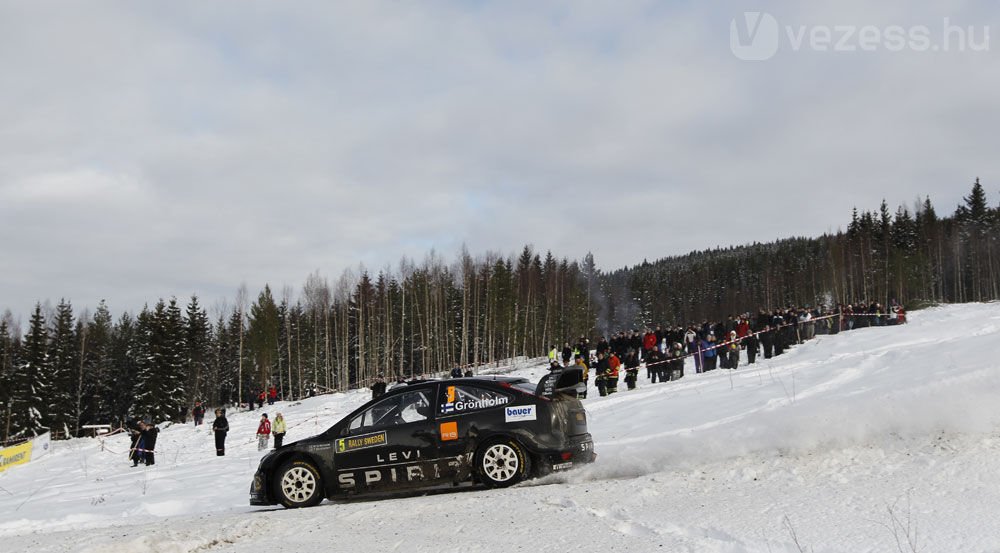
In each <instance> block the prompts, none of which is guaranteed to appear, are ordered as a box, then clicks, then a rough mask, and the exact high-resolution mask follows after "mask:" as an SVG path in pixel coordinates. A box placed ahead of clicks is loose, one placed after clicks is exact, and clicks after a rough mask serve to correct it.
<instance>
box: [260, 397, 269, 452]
mask: <svg viewBox="0 0 1000 553" xmlns="http://www.w3.org/2000/svg"><path fill="white" fill-rule="evenodd" d="M261 395H263V392H261ZM270 438H271V421H269V420H267V413H263V414H261V416H260V424H259V425H257V451H264V450H265V449H267V441H268V440H269V439H270Z"/></svg>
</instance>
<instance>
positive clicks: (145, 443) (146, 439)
mask: <svg viewBox="0 0 1000 553" xmlns="http://www.w3.org/2000/svg"><path fill="white" fill-rule="evenodd" d="M159 433H160V429H159V428H157V427H156V425H155V424H150V423H142V439H141V440H139V442H140V443H141V444H142V452H143V453H144V455H143V459H144V460H145V461H146V466H147V467H148V466H150V465H153V464H155V463H156V458H155V457H154V452H155V451H156V435H157V434H159Z"/></svg>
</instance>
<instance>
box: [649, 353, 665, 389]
mask: <svg viewBox="0 0 1000 553" xmlns="http://www.w3.org/2000/svg"><path fill="white" fill-rule="evenodd" d="M662 366H663V356H662V355H660V352H659V350H655V349H654V350H650V352H649V356H648V357H646V379H647V380H649V381H650V382H651V383H653V384H655V383H656V379H657V378H661V380H660V382H663V380H662V376H661V375H662V374H663V373H662V372H661V371H660V368H661V367H662Z"/></svg>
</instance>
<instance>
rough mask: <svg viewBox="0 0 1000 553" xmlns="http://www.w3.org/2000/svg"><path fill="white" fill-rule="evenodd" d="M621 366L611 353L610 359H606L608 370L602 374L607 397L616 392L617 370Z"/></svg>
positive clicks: (619, 361)
mask: <svg viewBox="0 0 1000 553" xmlns="http://www.w3.org/2000/svg"><path fill="white" fill-rule="evenodd" d="M621 366H622V362H621V359H618V356H617V355H615V354H613V353H612V354H611V357H609V358H608V370H607V371H606V372H605V373H604V388H605V389H606V390H607V393H608V395H610V394H613V393H615V392H617V391H618V369H619V368H620V367H621Z"/></svg>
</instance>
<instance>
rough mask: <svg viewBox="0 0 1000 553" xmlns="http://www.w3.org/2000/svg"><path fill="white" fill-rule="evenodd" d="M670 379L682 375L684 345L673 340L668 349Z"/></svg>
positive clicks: (675, 378) (681, 376)
mask: <svg viewBox="0 0 1000 553" xmlns="http://www.w3.org/2000/svg"><path fill="white" fill-rule="evenodd" d="M668 366H669V367H670V380H677V379H679V378H683V377H684V346H683V345H682V344H681V343H680V342H674V346H673V348H672V349H671V350H670V363H669V364H668Z"/></svg>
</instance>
